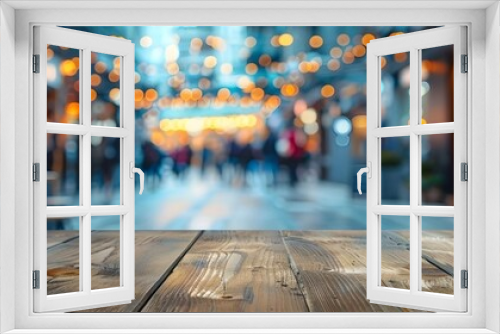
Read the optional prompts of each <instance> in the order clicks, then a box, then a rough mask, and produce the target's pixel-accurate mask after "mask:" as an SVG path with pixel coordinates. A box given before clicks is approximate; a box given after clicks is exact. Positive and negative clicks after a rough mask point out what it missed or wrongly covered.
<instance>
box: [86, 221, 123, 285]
mask: <svg viewBox="0 0 500 334" xmlns="http://www.w3.org/2000/svg"><path fill="white" fill-rule="evenodd" d="M91 247H92V290H96V289H105V288H115V287H119V286H120V216H102V217H92V246H91Z"/></svg>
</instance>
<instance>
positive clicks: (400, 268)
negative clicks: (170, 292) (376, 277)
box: [380, 216, 410, 289]
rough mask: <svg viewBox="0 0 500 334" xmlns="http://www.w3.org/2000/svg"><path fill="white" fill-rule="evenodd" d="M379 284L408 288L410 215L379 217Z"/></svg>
mask: <svg viewBox="0 0 500 334" xmlns="http://www.w3.org/2000/svg"><path fill="white" fill-rule="evenodd" d="M380 233H381V234H380V240H381V261H382V262H381V266H380V268H381V282H380V285H381V286H385V287H392V288H398V289H410V217H408V216H382V217H381V231H380Z"/></svg>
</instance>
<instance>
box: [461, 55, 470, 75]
mask: <svg viewBox="0 0 500 334" xmlns="http://www.w3.org/2000/svg"><path fill="white" fill-rule="evenodd" d="M461 72H462V73H467V72H469V56H467V55H462V70H461Z"/></svg>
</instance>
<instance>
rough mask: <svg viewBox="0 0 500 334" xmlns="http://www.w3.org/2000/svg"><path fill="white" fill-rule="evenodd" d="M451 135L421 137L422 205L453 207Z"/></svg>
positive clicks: (452, 145)
mask: <svg viewBox="0 0 500 334" xmlns="http://www.w3.org/2000/svg"><path fill="white" fill-rule="evenodd" d="M453 148H454V143H453V134H452V133H449V134H439V135H428V136H422V205H449V206H453V194H454V192H453V187H454V184H453V182H454V171H453V164H454V162H453Z"/></svg>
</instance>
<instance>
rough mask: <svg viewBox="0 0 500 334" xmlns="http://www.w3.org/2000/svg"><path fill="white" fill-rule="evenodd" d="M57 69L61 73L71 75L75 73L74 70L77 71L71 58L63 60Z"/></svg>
mask: <svg viewBox="0 0 500 334" xmlns="http://www.w3.org/2000/svg"><path fill="white" fill-rule="evenodd" d="M59 70H60V71H61V74H62V75H64V76H66V77H71V76H73V75H75V74H76V72H77V71H78V67H77V66H76V65H75V63H74V62H73V60H65V61H63V62H62V63H61V65H60V66H59Z"/></svg>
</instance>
